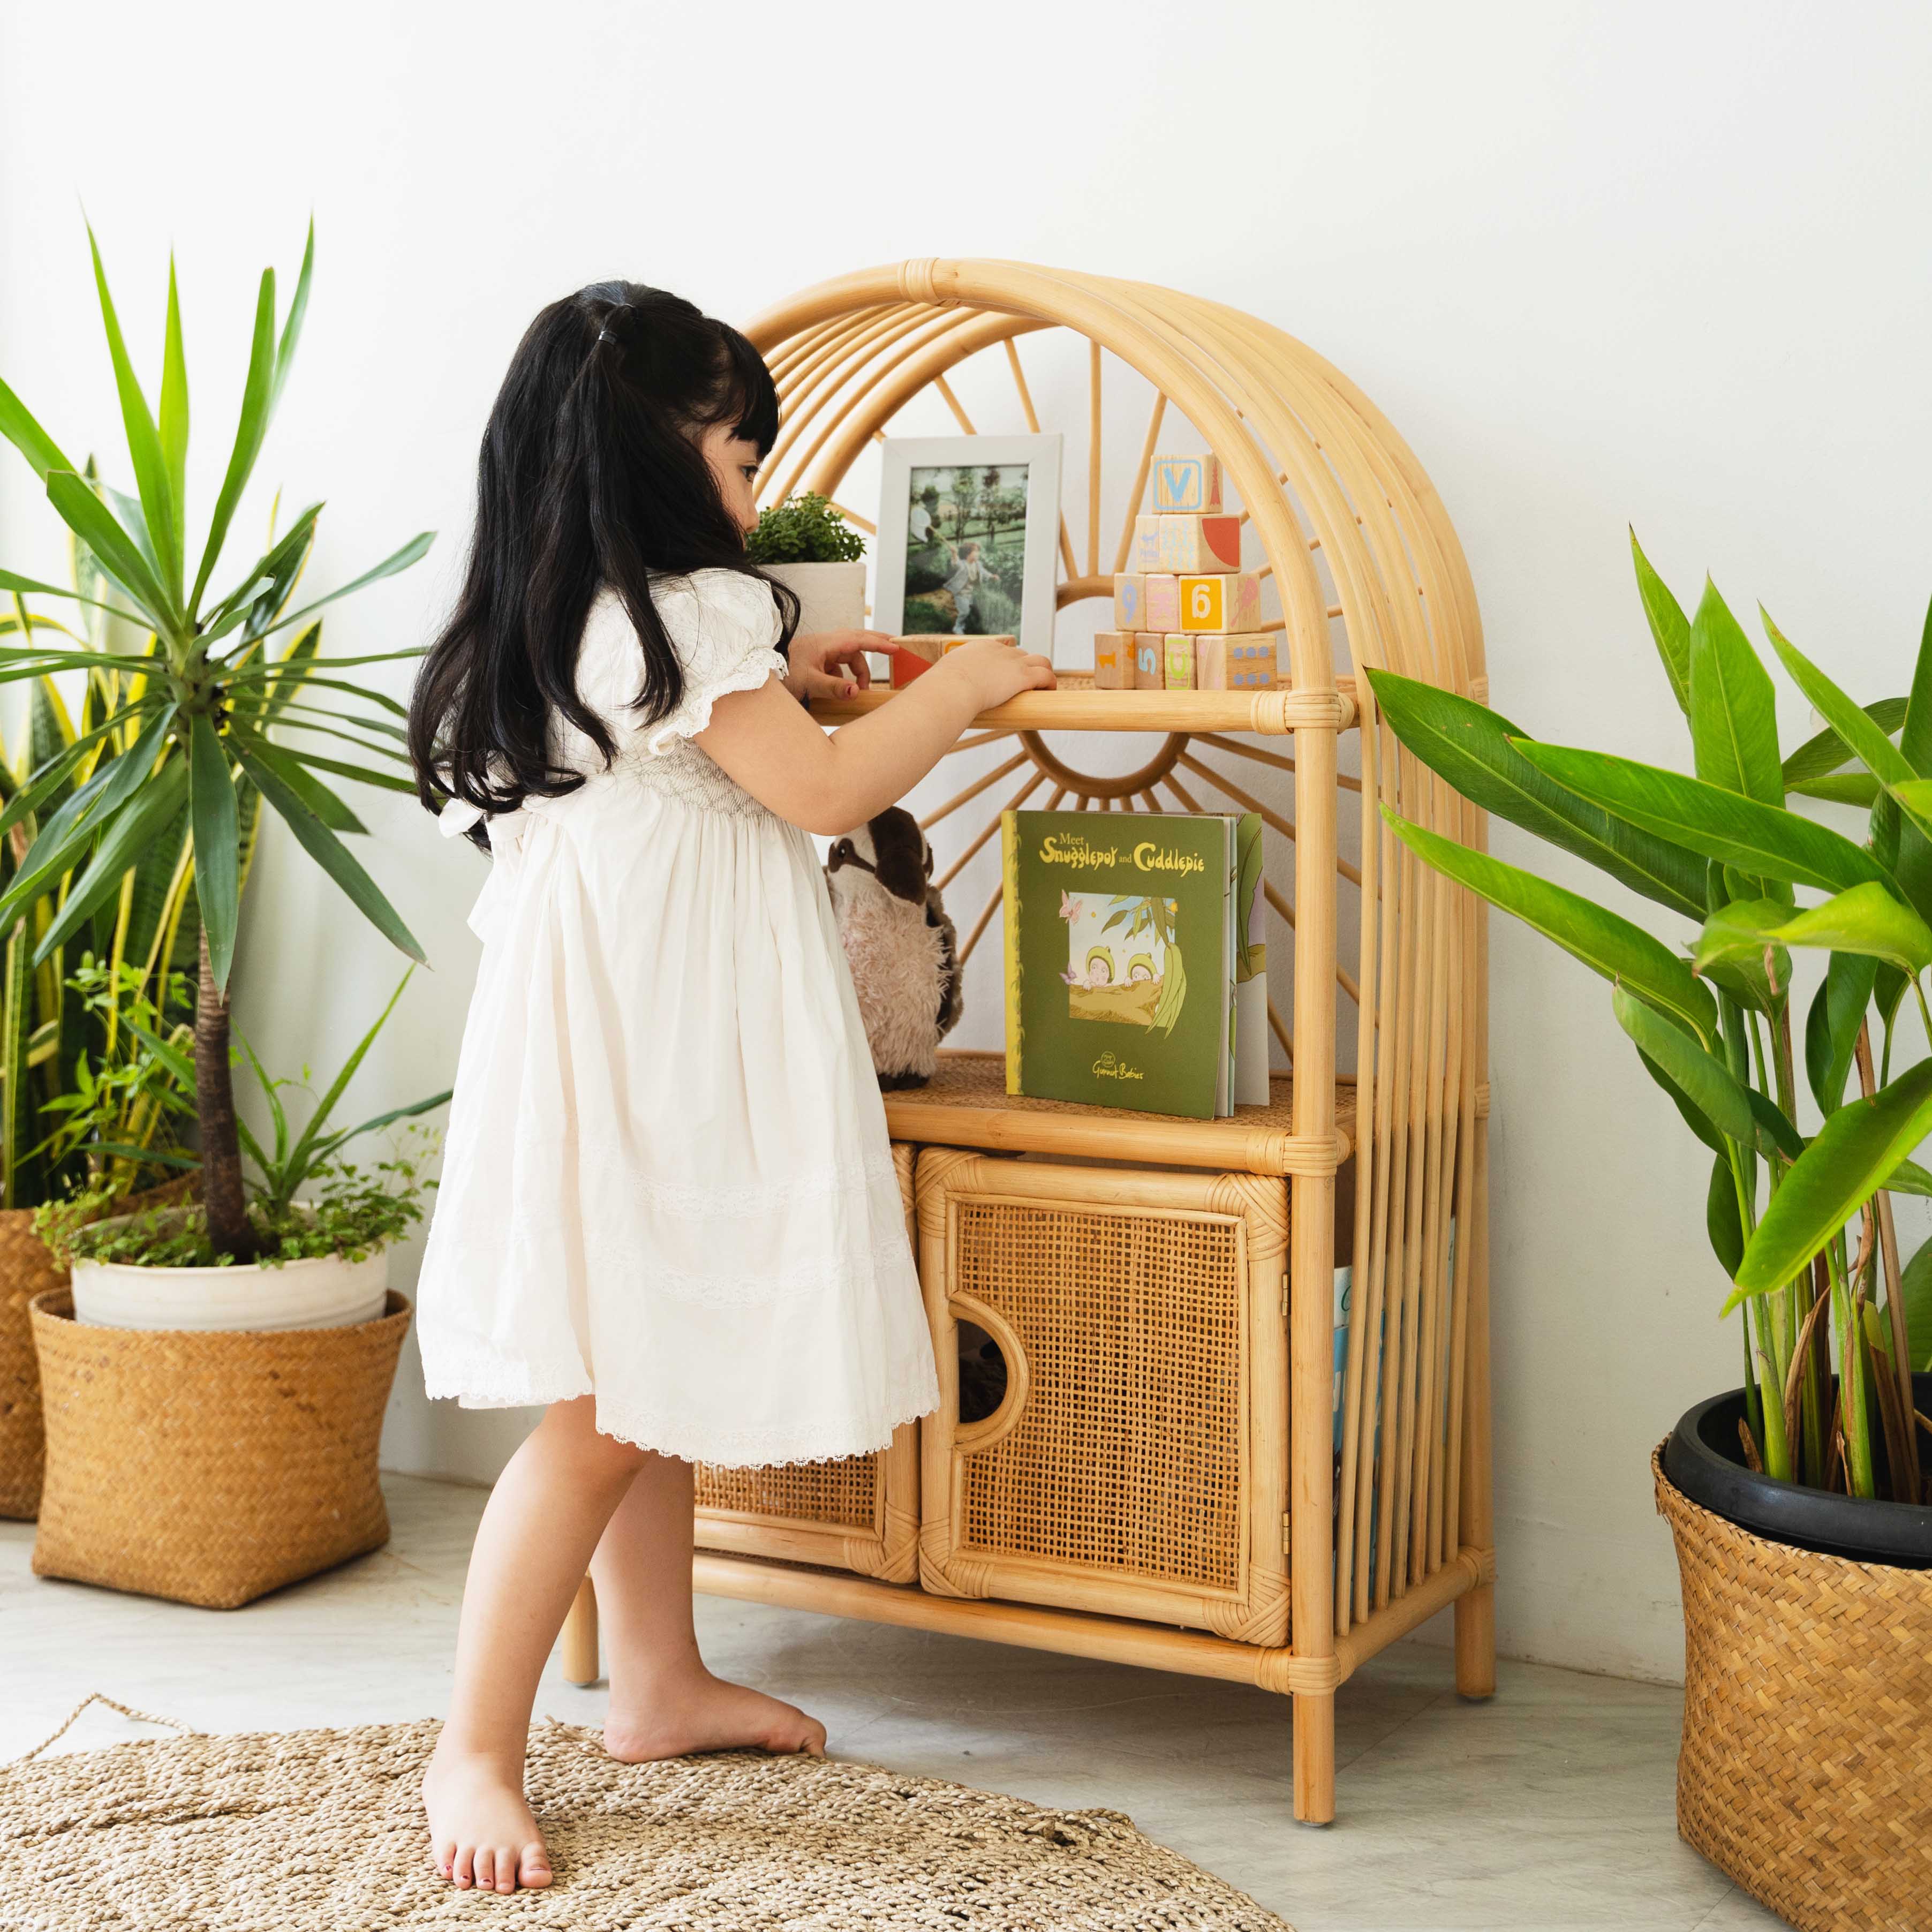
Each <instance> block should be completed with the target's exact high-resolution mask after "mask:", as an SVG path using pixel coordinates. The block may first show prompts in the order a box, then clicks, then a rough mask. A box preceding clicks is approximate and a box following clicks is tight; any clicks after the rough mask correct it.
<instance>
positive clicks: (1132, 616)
mask: <svg viewBox="0 0 1932 1932" xmlns="http://www.w3.org/2000/svg"><path fill="white" fill-rule="evenodd" d="M1152 487H1153V493H1154V506H1155V507H1154V510H1153V511H1151V513H1149V514H1146V515H1144V516H1137V517H1136V518H1135V519H1134V532H1133V541H1132V542H1131V544H1130V546H1129V548H1128V554H1127V562H1128V563H1129V565H1130V568H1128V569H1127V570H1124V571H1121V573H1120V574H1118V576H1117V577H1115V579H1114V628H1113V629H1112V630H1111V631H1102V632H1101V633H1100V635H1099V636H1098V637H1096V638H1095V639H1094V684H1095V685H1096V686H1097V687H1098V688H1101V689H1103V690H1139V691H1160V690H1166V691H1251V690H1266V689H1268V688H1271V687H1272V686H1273V685H1274V683H1275V682H1276V672H1275V661H1276V652H1275V639H1274V633H1273V632H1272V631H1264V630H1262V628H1261V621H1262V583H1261V579H1260V577H1259V576H1258V575H1257V574H1256V573H1255V572H1254V571H1251V570H1244V569H1243V568H1241V519H1240V518H1239V517H1231V516H1228V515H1226V514H1223V511H1222V508H1221V465H1220V462H1219V461H1218V460H1217V459H1216V458H1214V457H1212V456H1157V457H1156V458H1154V468H1153V472H1152Z"/></svg>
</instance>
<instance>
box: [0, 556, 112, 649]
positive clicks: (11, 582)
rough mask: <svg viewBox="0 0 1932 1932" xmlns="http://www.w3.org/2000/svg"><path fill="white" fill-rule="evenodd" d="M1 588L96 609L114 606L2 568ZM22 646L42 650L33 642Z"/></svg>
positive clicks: (43, 620)
mask: <svg viewBox="0 0 1932 1932" xmlns="http://www.w3.org/2000/svg"><path fill="white" fill-rule="evenodd" d="M0 590H7V591H11V592H13V593H14V594H15V595H24V596H29V597H65V598H68V601H70V602H72V603H75V604H89V605H91V606H92V607H93V608H94V609H95V610H113V607H114V606H113V604H104V603H102V602H101V599H100V598H98V597H83V595H81V594H80V592H79V591H78V590H67V589H62V586H60V585H59V584H58V583H41V582H40V580H39V579H38V578H37V577H22V576H20V574H18V573H17V572H16V571H11V570H0ZM48 621H49V620H48V619H45V618H43V619H41V620H40V622H41V623H46V622H48ZM34 628H39V626H38V625H36V626H35V627H34ZM20 648H21V649H31V650H32V651H34V652H36V653H37V652H38V651H39V649H40V646H37V645H32V644H28V645H25V646H20ZM71 655H74V656H79V655H80V652H72V653H71ZM93 655H94V657H95V658H96V659H98V657H99V655H100V654H99V652H95V653H93Z"/></svg>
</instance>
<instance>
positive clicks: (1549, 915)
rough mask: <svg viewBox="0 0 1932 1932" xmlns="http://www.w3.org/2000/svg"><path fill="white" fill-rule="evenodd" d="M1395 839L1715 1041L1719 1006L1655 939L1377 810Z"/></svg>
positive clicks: (1573, 895) (1574, 896)
mask: <svg viewBox="0 0 1932 1932" xmlns="http://www.w3.org/2000/svg"><path fill="white" fill-rule="evenodd" d="M1382 816H1383V817H1384V818H1385V819H1386V820H1388V823H1389V825H1390V826H1391V828H1392V829H1393V830H1394V832H1395V834H1396V835H1397V837H1398V838H1400V839H1401V840H1402V841H1403V843H1404V844H1406V845H1407V846H1408V847H1409V848H1410V850H1412V851H1413V852H1415V853H1416V854H1417V855H1418V856H1419V857H1421V858H1423V859H1426V860H1427V862H1429V863H1430V865H1433V866H1434V867H1435V868H1436V870H1437V871H1439V872H1442V873H1444V874H1447V876H1448V877H1450V878H1452V879H1454V880H1457V882H1458V883H1460V884H1462V885H1465V886H1468V887H1469V889H1470V890H1471V891H1472V892H1477V893H1479V894H1480V895H1481V896H1482V897H1483V898H1486V899H1487V900H1488V901H1490V904H1492V905H1496V906H1500V907H1502V909H1503V910H1504V911H1505V912H1507V913H1514V915H1515V916H1516V917H1517V918H1518V919H1521V920H1522V921H1523V922H1524V924H1526V926H1533V927H1534V928H1535V929H1536V930H1537V931H1538V932H1540V933H1541V934H1542V935H1544V938H1547V939H1550V940H1553V941H1555V942H1556V944H1558V945H1559V946H1560V947H1562V948H1563V950H1565V952H1566V953H1569V954H1570V955H1571V956H1572V957H1573V958H1575V959H1580V960H1581V961H1582V962H1583V964H1584V965H1586V966H1588V967H1589V968H1590V969H1591V971H1592V972H1595V973H1601V974H1602V975H1603V976H1604V978H1605V979H1607V980H1622V981H1623V982H1624V983H1625V985H1626V986H1628V987H1629V988H1630V989H1631V991H1632V992H1634V993H1636V994H1637V995H1639V996H1640V997H1641V998H1643V999H1645V1000H1646V1001H1649V1003H1650V1004H1652V1005H1653V1006H1655V1007H1659V1008H1660V1009H1661V1010H1664V1011H1665V1012H1668V1013H1676V1014H1678V1015H1679V1016H1681V1017H1682V1019H1685V1020H1687V1021H1688V1022H1690V1024H1691V1026H1692V1027H1693V1028H1695V1029H1696V1031H1697V1034H1698V1037H1700V1039H1703V1040H1715V1038H1716V1037H1717V1031H1718V1007H1717V1002H1716V1001H1715V1000H1714V999H1713V998H1712V996H1711V992H1710V989H1709V988H1708V987H1706V986H1704V985H1703V983H1701V982H1700V980H1698V979H1697V977H1696V976H1695V975H1694V974H1693V973H1692V972H1691V968H1690V966H1689V965H1688V962H1686V961H1685V960H1682V959H1679V957H1678V956H1677V955H1676V953H1673V952H1672V951H1671V950H1670V948H1669V947H1667V946H1665V945H1664V944H1662V943H1661V941H1658V940H1656V939H1653V938H1652V937H1651V935H1649V933H1647V932H1645V931H1644V930H1643V928H1642V927H1641V926H1633V925H1632V924H1631V922H1630V921H1629V920H1628V919H1622V918H1619V916H1617V914H1616V913H1613V912H1610V911H1607V910H1605V909H1604V907H1601V906H1600V905H1597V904H1594V903H1592V901H1590V900H1589V899H1586V898H1583V896H1582V895H1580V893H1577V892H1569V891H1567V890H1566V889H1565V888H1564V887H1562V886H1553V885H1552V884H1550V883H1549V881H1548V880H1544V879H1539V878H1538V877H1537V876H1536V875H1535V874H1534V873H1533V872H1526V871H1521V870H1520V869H1519V868H1517V867H1516V866H1514V865H1506V864H1505V863H1504V862H1503V861H1502V859H1493V858H1491V857H1490V856H1489V854H1488V853H1486V852H1472V851H1471V850H1469V848H1468V847H1466V846H1463V845H1459V844H1457V843H1456V841H1454V839H1453V838H1444V837H1442V835H1441V834H1440V833H1439V832H1430V831H1426V830H1424V828H1423V827H1422V826H1419V825H1412V824H1411V823H1409V820H1407V819H1406V818H1404V817H1402V816H1401V815H1400V814H1399V813H1397V812H1394V811H1391V810H1390V809H1389V808H1388V806H1387V805H1384V806H1383V807H1382Z"/></svg>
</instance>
